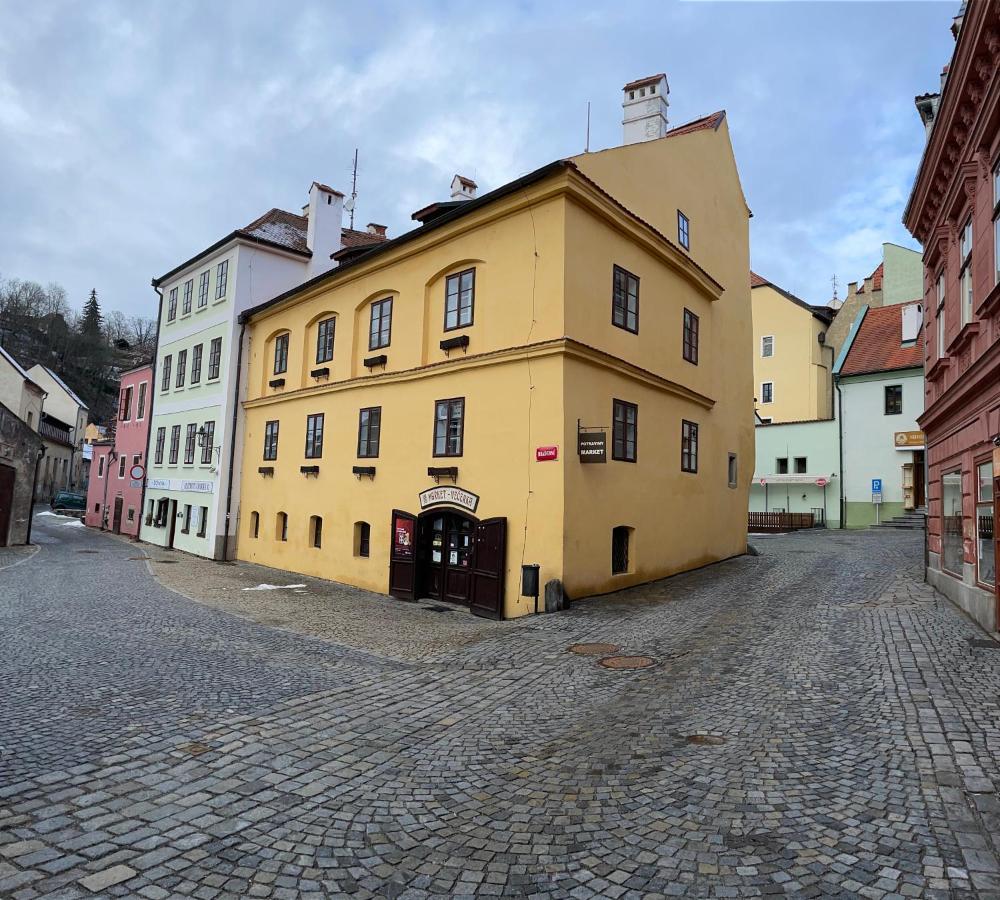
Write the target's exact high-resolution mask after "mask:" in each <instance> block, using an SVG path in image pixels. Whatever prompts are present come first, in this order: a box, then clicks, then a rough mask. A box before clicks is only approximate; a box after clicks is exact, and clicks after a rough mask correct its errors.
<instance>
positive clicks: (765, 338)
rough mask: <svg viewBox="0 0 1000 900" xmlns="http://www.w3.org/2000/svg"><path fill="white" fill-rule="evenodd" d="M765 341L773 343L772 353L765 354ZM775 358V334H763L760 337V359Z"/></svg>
mask: <svg viewBox="0 0 1000 900" xmlns="http://www.w3.org/2000/svg"><path fill="white" fill-rule="evenodd" d="M764 341H770V342H771V352H770V353H765V352H764ZM773 356H774V335H773V334H762V335H761V336H760V358H761V359H771V358H772V357H773Z"/></svg>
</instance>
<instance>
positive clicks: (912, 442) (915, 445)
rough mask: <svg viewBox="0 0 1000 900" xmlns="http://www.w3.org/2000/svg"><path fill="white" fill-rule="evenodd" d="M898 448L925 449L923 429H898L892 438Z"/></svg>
mask: <svg viewBox="0 0 1000 900" xmlns="http://www.w3.org/2000/svg"><path fill="white" fill-rule="evenodd" d="M892 442H893V444H895V446H896V449H897V450H923V449H924V433H923V432H922V431H897V432H895V433H894V434H893V439H892Z"/></svg>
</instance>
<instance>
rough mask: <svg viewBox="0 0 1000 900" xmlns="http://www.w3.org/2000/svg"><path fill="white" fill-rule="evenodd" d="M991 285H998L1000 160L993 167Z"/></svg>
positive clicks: (999, 265)
mask: <svg viewBox="0 0 1000 900" xmlns="http://www.w3.org/2000/svg"><path fill="white" fill-rule="evenodd" d="M993 283H994V284H1000V159H998V160H997V162H996V165H995V166H993Z"/></svg>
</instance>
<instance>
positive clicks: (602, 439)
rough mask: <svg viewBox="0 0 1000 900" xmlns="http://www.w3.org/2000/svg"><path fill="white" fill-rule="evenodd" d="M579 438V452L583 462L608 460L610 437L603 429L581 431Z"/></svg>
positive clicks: (603, 461)
mask: <svg viewBox="0 0 1000 900" xmlns="http://www.w3.org/2000/svg"><path fill="white" fill-rule="evenodd" d="M577 440H578V443H577V453H578V454H579V456H580V462H581V463H606V462H607V461H608V437H607V435H606V434H605V433H604V432H603V431H581V432H579V434H578V436H577Z"/></svg>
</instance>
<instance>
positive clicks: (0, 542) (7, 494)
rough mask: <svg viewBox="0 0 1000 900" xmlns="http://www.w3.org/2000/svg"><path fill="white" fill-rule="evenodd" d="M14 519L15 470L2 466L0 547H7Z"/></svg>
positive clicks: (0, 475)
mask: <svg viewBox="0 0 1000 900" xmlns="http://www.w3.org/2000/svg"><path fill="white" fill-rule="evenodd" d="M13 518H14V470H13V469H12V468H11V467H10V466H0V547H6V546H7V540H8V535H9V534H10V522H11V519H13Z"/></svg>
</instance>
